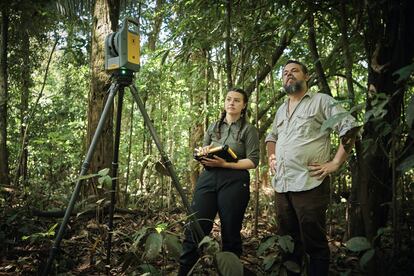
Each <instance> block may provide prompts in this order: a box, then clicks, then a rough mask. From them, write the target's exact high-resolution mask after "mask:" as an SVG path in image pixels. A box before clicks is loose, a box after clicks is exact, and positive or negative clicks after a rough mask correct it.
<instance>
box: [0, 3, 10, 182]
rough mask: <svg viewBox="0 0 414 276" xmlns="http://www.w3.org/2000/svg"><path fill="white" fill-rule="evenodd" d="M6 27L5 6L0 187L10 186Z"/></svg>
mask: <svg viewBox="0 0 414 276" xmlns="http://www.w3.org/2000/svg"><path fill="white" fill-rule="evenodd" d="M8 27H9V11H8V8H7V7H6V6H3V8H2V10H1V27H0V185H10V178H9V157H8V152H7V97H8V96H7V94H8V76H7V44H8Z"/></svg>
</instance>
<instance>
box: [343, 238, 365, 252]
mask: <svg viewBox="0 0 414 276" xmlns="http://www.w3.org/2000/svg"><path fill="white" fill-rule="evenodd" d="M345 246H346V248H348V249H349V250H351V251H353V252H360V251H364V250H367V249H370V248H371V243H370V242H369V241H368V239H367V238H365V237H353V238H351V239H350V240H348V241H347V242H346V245H345Z"/></svg>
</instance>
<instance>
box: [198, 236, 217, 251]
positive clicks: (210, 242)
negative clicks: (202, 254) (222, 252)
mask: <svg viewBox="0 0 414 276" xmlns="http://www.w3.org/2000/svg"><path fill="white" fill-rule="evenodd" d="M202 246H205V249H204V250H205V251H206V253H207V254H211V255H213V254H215V253H217V252H218V251H219V244H218V243H217V241H215V240H214V239H212V238H210V237H209V236H205V237H204V238H203V239H202V240H201V242H200V243H199V244H198V247H200V248H201V247H202Z"/></svg>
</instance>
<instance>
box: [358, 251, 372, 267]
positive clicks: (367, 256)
mask: <svg viewBox="0 0 414 276" xmlns="http://www.w3.org/2000/svg"><path fill="white" fill-rule="evenodd" d="M374 255H375V249H374V248H371V249H369V250H367V251H366V252H365V253H364V255H362V257H361V259H360V260H359V264H360V266H361V267H365V266H366V265H367V264H368V262H369V261H370V260H371V259H372V257H374Z"/></svg>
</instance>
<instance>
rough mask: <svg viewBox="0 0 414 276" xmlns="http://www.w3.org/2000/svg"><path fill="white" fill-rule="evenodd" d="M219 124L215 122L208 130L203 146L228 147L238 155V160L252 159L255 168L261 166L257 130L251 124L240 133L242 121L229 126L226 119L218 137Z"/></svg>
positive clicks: (245, 126)
mask: <svg viewBox="0 0 414 276" xmlns="http://www.w3.org/2000/svg"><path fill="white" fill-rule="evenodd" d="M218 124H219V122H215V123H214V124H212V125H210V127H209V128H208V129H207V131H206V133H205V135H204V140H203V146H208V145H212V146H220V145H228V146H229V147H230V148H231V149H232V150H233V151H234V152H235V153H236V154H237V157H238V159H239V160H240V159H246V158H247V159H250V160H251V161H252V162H253V163H254V165H255V166H257V165H258V164H259V134H258V132H257V129H256V128H255V127H254V126H252V125H251V124H249V123H247V122H246V123H245V124H244V126H243V129H242V130H241V131H240V133H239V130H240V127H241V120H238V121H236V122H234V123H231V124H228V123H227V121H226V119H224V122H223V124H222V125H221V128H220V134H221V135H220V138H219V137H218V135H217V134H218V133H217V131H218Z"/></svg>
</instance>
